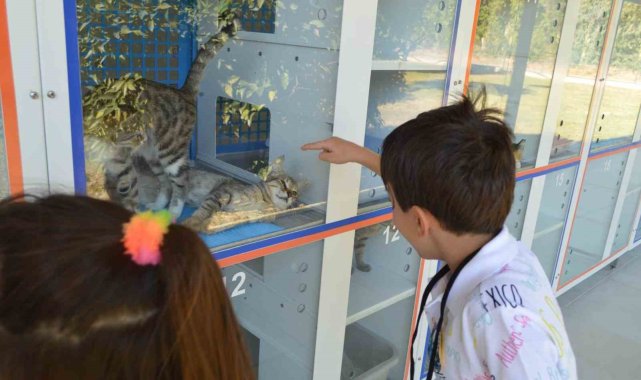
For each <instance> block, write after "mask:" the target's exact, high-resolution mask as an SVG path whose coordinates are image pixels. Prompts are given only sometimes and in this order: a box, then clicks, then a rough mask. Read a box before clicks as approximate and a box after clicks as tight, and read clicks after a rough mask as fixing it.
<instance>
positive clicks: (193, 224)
mask: <svg viewBox="0 0 641 380" xmlns="http://www.w3.org/2000/svg"><path fill="white" fill-rule="evenodd" d="M205 224H206V223H205V222H204V221H203V220H202V219H200V218H194V217H191V218H187V219H186V220H185V221H183V222H182V225H183V226H185V227H189V228H191V229H192V230H194V231H198V232H200V231H203V229H204V228H205V227H206V225H205Z"/></svg>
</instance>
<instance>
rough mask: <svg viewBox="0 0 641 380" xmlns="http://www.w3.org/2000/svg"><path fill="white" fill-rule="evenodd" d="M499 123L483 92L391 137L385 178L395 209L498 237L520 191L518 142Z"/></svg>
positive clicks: (430, 113)
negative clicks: (515, 148) (418, 209)
mask: <svg viewBox="0 0 641 380" xmlns="http://www.w3.org/2000/svg"><path fill="white" fill-rule="evenodd" d="M477 105H480V107H478V109H477ZM500 116H501V113H500V112H499V111H498V110H496V109H492V108H485V92H484V91H482V92H480V93H479V95H478V96H477V97H476V98H475V99H474V100H472V99H470V98H468V97H466V96H463V97H462V98H461V100H460V101H458V102H457V103H455V104H452V105H449V106H445V107H441V108H437V109H434V110H431V111H428V112H424V113H422V114H420V115H418V116H417V117H416V118H415V119H413V120H410V121H408V122H406V123H404V124H403V125H401V126H399V127H398V128H396V129H395V130H394V131H392V133H390V134H389V135H388V136H387V138H386V139H385V141H384V142H383V151H382V155H381V175H382V178H383V181H384V183H385V184H386V185H387V186H391V188H392V190H393V192H394V196H395V200H396V203H397V204H398V206H400V207H401V209H402V210H403V211H407V210H408V209H409V208H410V207H412V206H419V207H421V208H423V209H426V210H428V211H429V212H430V213H431V214H432V215H434V217H436V219H438V220H439V222H440V223H441V226H442V227H443V228H444V229H446V230H448V231H450V232H454V233H457V234H464V233H479V234H483V233H489V234H493V233H496V232H497V231H499V230H500V229H501V228H502V226H503V223H504V222H505V219H506V218H507V215H508V214H509V212H510V208H511V205H512V200H513V198H514V184H515V175H514V174H515V159H514V155H513V151H512V138H513V135H512V131H511V130H510V128H509V127H508V126H507V124H506V123H505V122H504V121H503V120H502V119H501V117H500Z"/></svg>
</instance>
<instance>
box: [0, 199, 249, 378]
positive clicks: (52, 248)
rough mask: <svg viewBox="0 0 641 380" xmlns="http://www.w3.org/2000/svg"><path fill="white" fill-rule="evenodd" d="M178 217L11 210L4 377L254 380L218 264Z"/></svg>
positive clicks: (1, 237)
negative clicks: (181, 223) (177, 221)
mask: <svg viewBox="0 0 641 380" xmlns="http://www.w3.org/2000/svg"><path fill="white" fill-rule="evenodd" d="M170 220H171V216H170V215H169V214H167V213H166V212H158V213H151V212H149V213H143V214H135V215H134V214H132V213H131V212H129V211H127V210H125V209H124V208H122V207H120V206H118V205H115V204H113V203H109V202H105V201H101V200H96V199H91V198H86V197H74V196H66V195H55V196H50V197H48V198H42V199H35V200H33V201H31V200H29V201H25V199H23V197H18V198H12V199H9V200H6V201H3V202H0V379H18V380H21V379H52V380H57V379H145V380H146V379H185V380H192V379H193V380H196V379H198V380H203V379H216V380H217V379H220V380H223V379H224V380H228V379H230V380H251V379H253V375H252V372H251V365H250V361H249V359H248V356H247V354H246V351H245V348H244V345H243V341H242V337H241V332H240V328H239V326H238V323H237V321H236V318H235V316H234V313H233V310H232V307H231V304H230V302H229V299H228V297H227V293H226V290H225V287H224V285H223V282H222V279H221V273H220V270H219V268H218V266H217V265H216V263H215V261H214V260H213V259H212V257H211V255H210V253H209V251H208V249H207V248H206V247H205V245H204V244H203V243H202V242H201V241H200V239H199V238H198V236H197V235H196V234H195V233H194V232H192V231H191V230H189V229H187V228H185V227H182V226H179V225H175V224H171V222H170Z"/></svg>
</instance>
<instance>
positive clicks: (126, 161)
mask: <svg viewBox="0 0 641 380" xmlns="http://www.w3.org/2000/svg"><path fill="white" fill-rule="evenodd" d="M219 20H220V25H223V27H222V28H221V30H220V32H219V33H217V34H215V35H214V36H212V37H211V38H210V39H209V40H208V41H207V42H206V43H205V44H204V45H203V46H202V47H201V48H200V50H199V51H198V55H197V57H196V59H195V61H194V63H193V65H192V66H191V69H190V71H189V75H188V76H187V80H186V81H185V84H184V85H183V86H182V88H180V89H177V88H174V87H170V86H168V85H164V84H161V83H157V82H153V81H149V80H144V79H141V80H140V81H141V85H140V86H139V89H138V90H137V91H138V93H136V94H133V95H132V99H136V101H137V102H138V104H140V107H139V108H138V109H134V108H135V107H132V105H131V104H120V105H119V108H121V110H122V111H123V112H129V113H132V116H131V117H130V118H128V119H127V120H126V121H125V122H126V123H135V124H133V125H142V126H143V127H142V128H144V131H141V132H140V133H139V135H140V137H142V143H140V145H139V146H138V147H137V148H136V149H135V151H134V153H135V155H136V156H138V157H141V158H143V159H144V160H146V161H147V162H148V163H149V164H150V166H151V167H152V168H153V170H154V171H157V172H158V174H159V173H160V172H162V173H164V174H165V175H166V176H167V179H168V181H169V184H170V187H171V192H170V194H171V195H170V200H169V211H170V212H171V213H172V214H173V215H174V216H179V215H180V214H181V213H182V210H183V206H184V204H185V199H186V191H185V187H186V185H187V180H188V179H187V172H188V165H187V164H188V162H187V153H188V148H189V143H190V141H191V136H192V132H193V129H194V126H195V124H196V114H197V108H196V107H197V99H196V96H197V93H198V88H199V85H200V82H201V80H202V78H203V75H204V70H205V68H206V66H207V64H208V63H209V62H210V61H211V60H212V59H213V58H214V57H215V56H216V54H217V53H218V52H219V51H220V49H221V48H222V47H223V46H224V45H225V43H226V42H227V41H228V40H229V39H230V38H232V37H233V36H235V35H236V33H237V31H238V27H239V25H240V24H239V21H238V18H237V15H236V14H235V13H232V11H225V12H222V13H221V15H220V17H219ZM115 83H116V84H117V83H118V81H116V82H115ZM110 85H112V86H113V85H115V84H114V82H112V83H111V84H110ZM104 86H105V85H104V84H103V87H101V86H97V87H96V89H94V90H93V91H94V92H95V91H102V92H105V90H106V89H105V88H104ZM94 96H95V94H94ZM132 163H133V160H132V159H131V158H130V157H127V156H116V157H115V158H114V160H113V162H112V165H107V166H105V181H106V184H105V185H106V186H111V187H112V191H108V193H109V194H110V195H111V194H113V193H114V191H113V188H114V187H115V190H116V191H117V197H116V198H117V199H120V200H121V202H122V204H123V205H125V206H126V207H129V208H132V205H134V204H135V203H137V202H136V201H135V200H136V199H137V198H138V197H139V196H140V195H141V193H142V192H144V190H143V189H138V185H139V184H138V183H137V182H136V177H135V176H131V172H132V170H133V168H132V166H131V164H132ZM112 199H114V198H112ZM114 200H116V199H114ZM160 203H163V202H160Z"/></svg>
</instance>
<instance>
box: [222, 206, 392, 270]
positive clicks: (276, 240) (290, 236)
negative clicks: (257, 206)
mask: <svg viewBox="0 0 641 380" xmlns="http://www.w3.org/2000/svg"><path fill="white" fill-rule="evenodd" d="M391 212H392V208H391V207H386V208H383V209H380V210H376V211H372V212H368V213H364V214H361V215H357V216H354V217H351V218H347V219H343V220H339V221H336V222H331V223H327V224H322V225H320V226H315V227H310V228H306V229H303V230H300V231H294V232H290V233H287V234H284V235H280V236H275V237H272V238H268V239H265V240H261V241H257V242H254V243H249V244H245V245H241V246H238V247H233V248H228V249H224V250H222V251H218V252H215V253H214V257H215V258H216V260H221V259H226V258H229V257H232V256H236V255H240V254H243V253H247V252H250V251H255V250H258V249H261V248H265V247H269V246H272V245H276V244H281V243H285V242H288V241H292V240H295V239H300V238H303V237H305V236H309V235H314V234H317V233H322V232H327V231H330V230H333V229H336V228H340V227H344V226H347V225H350V224H354V223H358V222H362V221H365V220H368V219H372V218H376V217H378V216H382V215H387V214H390V213H391Z"/></svg>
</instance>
